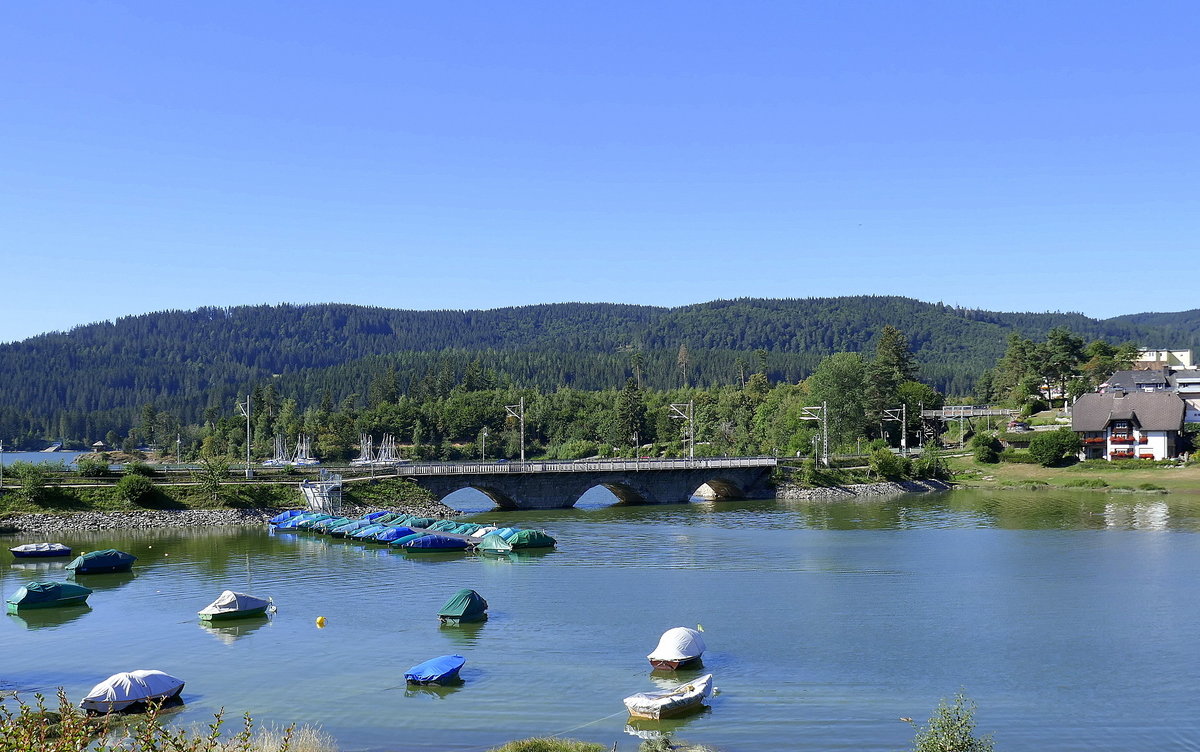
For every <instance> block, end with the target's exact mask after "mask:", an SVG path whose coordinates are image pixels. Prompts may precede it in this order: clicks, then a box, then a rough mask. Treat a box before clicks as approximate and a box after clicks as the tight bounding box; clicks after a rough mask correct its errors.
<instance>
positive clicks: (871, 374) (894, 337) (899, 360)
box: [866, 325, 917, 430]
mask: <svg viewBox="0 0 1200 752" xmlns="http://www.w3.org/2000/svg"><path fill="white" fill-rule="evenodd" d="M916 376H917V364H916V361H915V360H914V358H913V355H912V352H911V351H910V350H909V349H908V338H907V337H905V336H904V334H903V333H902V332H901V331H900V330H899V329H896V328H895V327H893V326H891V325H888V326H885V327H884V328H883V331H882V332H880V334H879V342H878V344H877V345H876V347H875V358H874V360H872V361H871V365H870V366H869V367H868V368H867V377H866V378H867V386H866V392H867V394H866V400H867V417H868V419H869V420H870V422H871V425H872V427H874V426H876V425H879V424H880V423H881V421H882V420H883V412H884V410H892V409H895V408H897V407H899V406H900V385H901V384H903V383H905V382H908V381H913V380H915V379H916ZM880 430H882V429H880Z"/></svg>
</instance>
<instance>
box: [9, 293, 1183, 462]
mask: <svg viewBox="0 0 1200 752" xmlns="http://www.w3.org/2000/svg"><path fill="white" fill-rule="evenodd" d="M887 325H891V326H894V327H896V328H897V329H898V330H900V331H902V332H903V334H904V335H905V337H906V341H907V345H908V346H909V347H910V348H911V353H912V355H913V361H912V366H913V373H912V374H911V376H912V377H913V379H914V380H916V381H920V382H924V383H925V384H928V385H929V386H930V387H932V388H933V389H935V390H936V391H938V392H941V393H943V394H950V395H958V396H965V395H968V394H971V393H972V391H973V390H974V389H975V387H976V385H977V381H978V380H979V379H980V377H981V376H983V378H984V380H985V382H986V381H987V380H989V379H991V378H992V376H991V374H988V375H986V376H985V373H988V371H989V369H991V368H993V367H994V366H996V364H997V363H998V362H999V361H1000V360H1001V358H1002V357H1003V356H1004V355H1005V352H1006V347H1007V346H1008V343H1009V339H1010V336H1011V335H1014V334H1016V335H1019V336H1021V337H1025V338H1032V339H1042V338H1045V337H1046V336H1047V335H1048V334H1049V333H1050V332H1051V331H1052V330H1053V329H1055V328H1056V327H1060V328H1066V329H1069V330H1070V331H1071V332H1073V333H1075V335H1076V336H1079V337H1083V338H1086V339H1088V340H1097V339H1101V340H1106V341H1109V342H1113V343H1123V342H1136V343H1139V344H1145V345H1147V346H1169V347H1198V346H1200V312H1198V311H1190V312H1184V313H1177V314H1135V315H1130V316H1122V317H1118V318H1114V319H1108V320H1096V319H1090V318H1087V317H1085V316H1082V315H1080V314H1062V313H1042V314H1030V313H998V312H988V311H978V310H967V309H961V308H954V307H950V306H946V305H942V304H930V303H923V302H920V301H916V300H911V299H907V298H899V297H869V296H866V297H845V298H811V299H797V300H756V299H740V300H728V301H714V302H710V303H703V304H697V305H690V306H684V307H680V308H657V307H650V306H631V305H615V304H599V303H597V304H590V303H589V304H585V303H564V304H553V305H538V306H527V307H519V308H504V309H495V310H489V311H406V310H393V309H385V308H371V307H363V306H352V305H341V304H321V305H278V306H247V307H237V308H228V309H224V308H204V309H199V310H196V311H166V312H161V313H153V314H146V315H141V316H131V317H126V318H122V319H118V320H116V321H113V322H102V323H98V324H90V325H86V326H80V327H77V328H75V329H72V330H70V331H68V332H59V333H50V334H44V335H40V336H37V337H32V338H30V339H27V340H24V341H21V342H15V343H9V344H3V345H0V383H3V384H4V387H3V391H2V396H0V438H4V439H5V441H6V444H8V445H9V446H12V445H14V443H15V444H16V445H30V442H35V441H36V440H38V439H43V440H44V439H63V440H67V441H71V442H83V441H85V440H88V441H91V440H95V439H99V438H104V437H110V438H111V437H112V436H113V435H115V436H117V437H120V438H121V439H122V440H124V439H126V438H128V437H129V435H130V432H131V431H135V430H136V428H137V427H138V426H143V427H144V426H145V417H146V416H145V415H144V411H145V409H146V408H147V407H148V406H149V407H150V408H151V409H152V410H153V411H154V412H155V413H156V415H158V416H169V419H167V418H161V419H160V421H161V422H164V425H163V426H160V429H161V430H159V431H158V433H159V434H164V435H165V433H166V432H167V428H166V425H167V424H172V425H176V426H178V427H180V428H181V429H182V427H187V426H205V425H209V426H212V425H215V421H216V420H218V419H219V418H220V417H221V416H229V415H231V414H232V412H233V409H234V403H235V401H236V400H238V399H239V398H240V397H241V396H242V395H245V394H248V393H251V392H255V393H257V394H259V395H260V396H261V395H262V394H263V393H264V390H266V389H267V387H268V386H269V387H270V388H269V390H267V391H268V392H269V393H270V394H273V395H275V396H276V398H277V399H278V400H279V401H280V402H279V407H280V409H282V407H283V405H284V403H285V402H288V401H290V403H291V404H292V406H293V407H292V409H294V410H295V411H296V412H297V414H303V413H304V412H305V411H319V410H320V409H321V407H322V405H324V406H325V409H326V413H327V414H328V412H329V411H330V410H333V411H341V412H347V413H348V412H352V411H360V412H362V411H369V410H371V409H375V408H377V407H378V406H379V405H380V404H381V403H382V402H384V401H387V402H389V403H390V404H400V403H401V402H407V403H410V404H412V405H425V404H430V403H434V402H436V401H438V400H446V399H450V398H451V396H452V395H453V394H459V395H461V394H479V393H482V392H493V395H492V397H494V401H496V402H498V403H503V402H504V400H505V399H512V398H513V397H512V395H516V394H518V393H528V394H529V395H530V399H531V400H533V399H534V396H535V395H552V394H555V393H560V392H561V393H565V394H573V395H582V394H591V395H607V396H595V397H589V399H592V398H594V399H601V400H607V401H608V402H607V403H611V401H612V399H614V398H615V395H618V394H620V392H621V391H622V390H623V388H624V386H625V385H626V383H627V379H630V378H634V379H635V381H636V382H637V383H638V385H639V388H640V389H643V390H645V393H646V395H647V398H648V399H649V400H650V401H651V402H653V401H654V399H657V396H662V398H663V399H667V400H684V397H685V396H691V397H692V398H693V401H695V400H696V399H698V398H699V396H700V394H701V393H703V394H705V395H719V394H721V393H722V390H729V389H733V390H735V391H738V392H740V391H743V390H744V389H745V388H746V386H747V384H748V383H749V381H750V377H751V376H752V375H753V374H761V377H762V378H763V379H764V380H765V381H766V383H767V384H768V385H770V389H771V390H773V388H774V386H775V385H784V386H788V385H792V386H795V385H798V384H799V383H800V382H801V381H802V380H804V379H808V378H809V377H811V376H813V374H814V373H816V372H817V370H818V368H819V366H820V365H821V364H822V362H823V361H824V360H825V359H826V358H827V357H828V356H830V355H833V354H835V353H861V354H863V355H864V356H866V357H864V359H863V362H864V363H867V362H868V361H869V359H870V358H869V356H870V354H871V353H872V352H874V350H875V349H876V348H877V347H878V345H879V343H880V335H881V332H883V330H884V328H885V326H887ZM382 382H386V385H385V386H380V384H381V383H382ZM985 386H986V383H985ZM456 389H457V390H458V391H457V392H455V390H456ZM381 390H382V391H383V392H385V393H386V394H387V395H394V398H395V399H394V401H393V400H383V399H381V398H380V392H381ZM522 390H524V391H522ZM373 392H374V393H373ZM651 395H657V396H651ZM684 401H686V400H684ZM700 401H703V400H700ZM607 403H606V404H607ZM437 422H438V421H437V420H434V419H432V418H430V416H426V420H425V421H422V422H421V425H420V426H419V428H421V429H422V430H425V431H429V430H430V425H429V424H430V423H433V424H436V423H437ZM726 422H728V421H726ZM293 427H294V426H293ZM412 428H413V426H412V425H408V426H406V428H405V429H404V430H406V431H407V432H408V436H407V438H411V433H412ZM397 430H399V429H397ZM176 433H179V431H177V432H176ZM594 433H597V434H598V433H601V431H599V429H598V430H597V432H594ZM443 434H444V435H449V434H446V433H445V432H443ZM144 438H149V437H144ZM157 438H162V436H159V437H157ZM461 438H462V437H461V436H458V437H456V440H461ZM197 441H199V439H198V438H197ZM256 443H258V442H257V439H256Z"/></svg>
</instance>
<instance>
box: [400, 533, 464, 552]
mask: <svg viewBox="0 0 1200 752" xmlns="http://www.w3.org/2000/svg"><path fill="white" fill-rule="evenodd" d="M398 540H403V539H402V538H401V539H398ZM393 545H395V543H393ZM470 545H471V544H470V543H469V542H467V541H465V540H463V539H462V538H451V537H450V536H448V535H434V534H429V535H422V536H421V537H420V538H416V539H414V540H410V541H408V542H406V543H401V544H400V548H402V549H404V550H405V551H409V552H412V553H426V554H430V553H445V552H449V551H464V550H466V549H467V548H468V547H470Z"/></svg>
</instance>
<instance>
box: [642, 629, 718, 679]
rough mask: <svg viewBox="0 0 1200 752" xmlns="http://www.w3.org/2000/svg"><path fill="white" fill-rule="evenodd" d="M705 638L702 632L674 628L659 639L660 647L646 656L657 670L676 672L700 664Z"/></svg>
mask: <svg viewBox="0 0 1200 752" xmlns="http://www.w3.org/2000/svg"><path fill="white" fill-rule="evenodd" d="M704 650H705V645H704V638H703V637H701V636H700V632H698V631H697V630H695V629H689V628H687V627H674V628H672V629H668V630H667V631H666V632H663V634H662V637H660V638H658V647H656V648H654V652H653V653H651V654H650V655H648V656H646V658H647V660H649V661H650V665H651V666H653V667H654V668H657V669H666V670H668V671H674V670H675V669H679V668H688V667H692V666H696V665H699V664H700V658H701V656H703V655H704Z"/></svg>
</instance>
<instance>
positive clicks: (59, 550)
mask: <svg viewBox="0 0 1200 752" xmlns="http://www.w3.org/2000/svg"><path fill="white" fill-rule="evenodd" d="M8 550H9V552H10V553H12V555H13V558H16V559H40V558H44V557H49V556H70V555H71V549H70V548H69V547H67V546H64V545H63V544H61V543H26V544H25V545H23V546H13V547H12V548H10V549H8Z"/></svg>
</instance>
